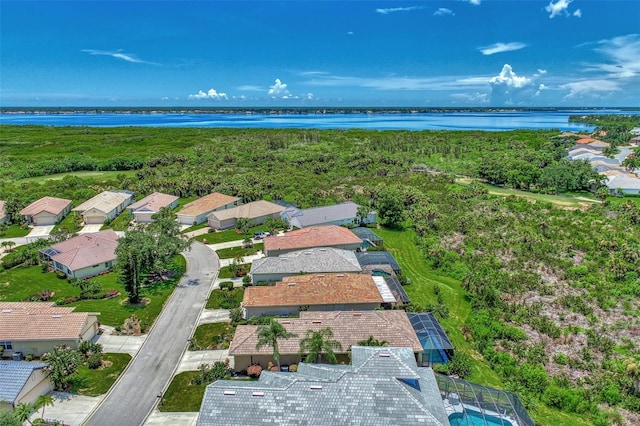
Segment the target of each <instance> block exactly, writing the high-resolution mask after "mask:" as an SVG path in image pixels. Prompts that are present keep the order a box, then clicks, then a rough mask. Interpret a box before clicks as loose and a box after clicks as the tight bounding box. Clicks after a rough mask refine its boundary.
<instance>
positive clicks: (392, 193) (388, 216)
mask: <svg viewBox="0 0 640 426" xmlns="http://www.w3.org/2000/svg"><path fill="white" fill-rule="evenodd" d="M375 207H376V210H377V212H378V222H380V224H381V225H384V226H387V227H389V228H401V227H402V223H403V222H404V220H405V218H406V210H405V206H404V197H403V194H402V192H401V191H400V190H399V189H398V188H395V187H390V186H386V187H383V188H382V189H381V190H380V191H379V192H378V194H377V196H376V202H375Z"/></svg>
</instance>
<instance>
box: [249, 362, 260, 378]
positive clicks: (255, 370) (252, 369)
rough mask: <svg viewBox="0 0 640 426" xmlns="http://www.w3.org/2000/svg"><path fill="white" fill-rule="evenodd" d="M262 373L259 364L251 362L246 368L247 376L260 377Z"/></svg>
mask: <svg viewBox="0 0 640 426" xmlns="http://www.w3.org/2000/svg"><path fill="white" fill-rule="evenodd" d="M261 373H262V366H261V365H260V364H253V365H250V366H249V368H247V375H248V376H249V377H260V374H261Z"/></svg>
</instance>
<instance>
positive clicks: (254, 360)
mask: <svg viewBox="0 0 640 426" xmlns="http://www.w3.org/2000/svg"><path fill="white" fill-rule="evenodd" d="M343 349H345V350H346V349H348V348H343ZM336 358H337V359H338V364H350V363H351V361H350V360H349V356H348V355H347V354H336ZM270 362H271V363H273V365H277V363H276V362H275V360H274V359H273V356H272V355H234V356H233V363H234V364H233V365H234V367H233V368H234V369H235V370H236V371H242V370H246V369H247V368H249V366H250V365H251V364H260V365H261V366H262V368H263V369H266V368H267V367H268V366H269V363H270ZM299 363H300V357H299V356H298V354H280V365H291V364H299Z"/></svg>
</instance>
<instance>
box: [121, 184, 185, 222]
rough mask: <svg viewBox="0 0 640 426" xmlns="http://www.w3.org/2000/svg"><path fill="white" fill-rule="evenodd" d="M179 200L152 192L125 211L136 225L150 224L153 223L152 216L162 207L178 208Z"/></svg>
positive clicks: (173, 196) (172, 196)
mask: <svg viewBox="0 0 640 426" xmlns="http://www.w3.org/2000/svg"><path fill="white" fill-rule="evenodd" d="M179 199H180V197H176V196H175V195H169V194H163V193H161V192H154V193H153V194H150V195H147V196H146V197H144V198H143V199H142V200H140V201H136V202H135V203H133V204H131V205H129V207H127V210H128V211H129V213H131V214H132V215H133V217H134V220H135V221H136V223H150V222H153V218H152V216H153V215H154V214H156V213H158V212H159V211H160V209H162V208H163V207H166V208H169V209H175V208H176V207H178V200H179Z"/></svg>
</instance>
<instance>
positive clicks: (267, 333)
mask: <svg viewBox="0 0 640 426" xmlns="http://www.w3.org/2000/svg"><path fill="white" fill-rule="evenodd" d="M292 337H298V336H297V335H295V334H294V333H290V332H288V331H287V329H286V328H284V326H283V325H282V324H280V323H279V322H278V321H274V320H273V319H272V320H271V321H269V324H268V325H260V326H258V343H256V349H260V348H262V347H264V346H270V347H271V348H272V349H273V359H274V360H275V361H276V364H278V371H279V370H280V350H279V347H278V340H280V339H290V338H292Z"/></svg>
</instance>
